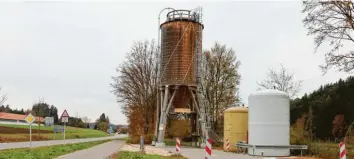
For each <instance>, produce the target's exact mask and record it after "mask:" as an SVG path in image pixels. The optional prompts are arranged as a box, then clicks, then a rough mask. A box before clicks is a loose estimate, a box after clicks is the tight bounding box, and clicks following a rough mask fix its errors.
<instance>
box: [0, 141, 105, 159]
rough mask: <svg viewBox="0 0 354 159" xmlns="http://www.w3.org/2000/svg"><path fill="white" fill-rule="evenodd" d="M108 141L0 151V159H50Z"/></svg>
mask: <svg viewBox="0 0 354 159" xmlns="http://www.w3.org/2000/svg"><path fill="white" fill-rule="evenodd" d="M108 141H110V140H104V141H94V142H85V143H78V144H67V145H55V146H46V147H39V148H33V149H31V150H30V149H29V148H21V149H10V150H2V151H0V159H19V158H20V159H50V158H55V157H58V156H62V155H65V154H68V153H71V152H74V151H78V150H83V149H87V148H90V147H93V146H95V145H98V144H102V143H105V142H108Z"/></svg>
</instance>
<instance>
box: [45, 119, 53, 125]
mask: <svg viewBox="0 0 354 159" xmlns="http://www.w3.org/2000/svg"><path fill="white" fill-rule="evenodd" d="M44 122H45V125H46V126H52V125H53V124H54V118H53V117H45V118H44Z"/></svg>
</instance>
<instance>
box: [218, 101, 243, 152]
mask: <svg viewBox="0 0 354 159" xmlns="http://www.w3.org/2000/svg"><path fill="white" fill-rule="evenodd" d="M247 131H248V109H247V108H243V107H231V108H228V109H226V110H225V113H224V150H226V140H227V139H228V140H229V141H230V150H229V151H231V152H236V147H235V146H233V145H235V143H236V142H238V141H247Z"/></svg>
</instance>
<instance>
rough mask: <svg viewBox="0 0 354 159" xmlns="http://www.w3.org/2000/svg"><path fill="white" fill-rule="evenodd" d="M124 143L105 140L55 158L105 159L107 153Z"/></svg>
mask: <svg viewBox="0 0 354 159" xmlns="http://www.w3.org/2000/svg"><path fill="white" fill-rule="evenodd" d="M124 143H125V141H122V140H113V141H110V142H106V143H103V144H100V145H97V146H94V147H91V148H89V149H85V150H80V151H76V152H73V153H70V154H67V155H64V156H61V157H58V158H57V159H105V158H108V156H109V155H111V154H113V153H115V152H117V151H118V149H119V148H120V147H121V146H122V145H123V144H124Z"/></svg>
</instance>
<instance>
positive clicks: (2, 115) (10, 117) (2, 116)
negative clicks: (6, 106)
mask: <svg viewBox="0 0 354 159" xmlns="http://www.w3.org/2000/svg"><path fill="white" fill-rule="evenodd" d="M26 116H27V115H22V114H13V113H5V112H0V119H7V120H25V118H26ZM36 118H37V117H36ZM39 119H40V121H41V122H44V119H43V118H42V117H39Z"/></svg>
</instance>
